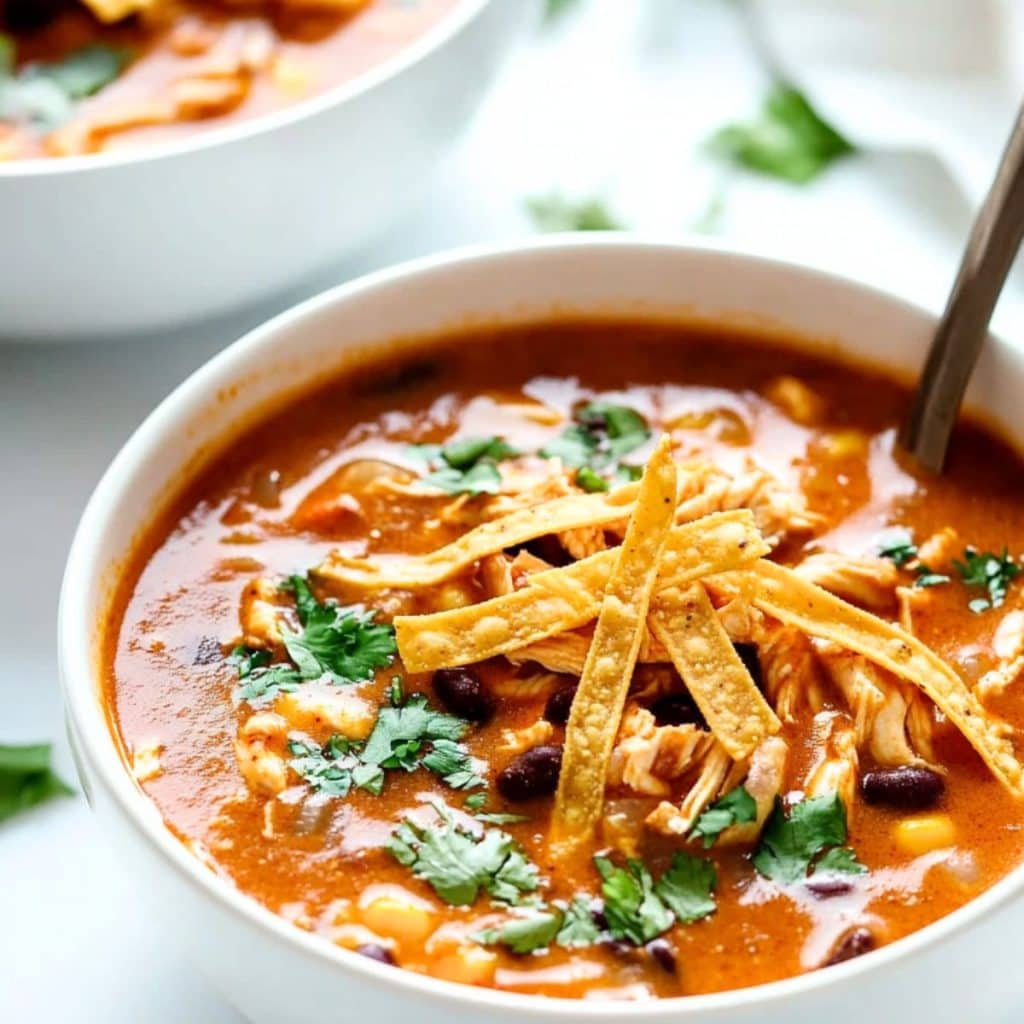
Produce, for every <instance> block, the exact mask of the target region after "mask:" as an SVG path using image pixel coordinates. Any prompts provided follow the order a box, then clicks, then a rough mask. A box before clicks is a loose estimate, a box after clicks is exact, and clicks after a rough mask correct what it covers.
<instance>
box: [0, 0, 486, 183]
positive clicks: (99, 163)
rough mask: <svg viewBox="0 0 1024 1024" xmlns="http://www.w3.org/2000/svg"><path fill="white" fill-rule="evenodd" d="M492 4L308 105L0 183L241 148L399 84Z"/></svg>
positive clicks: (477, 3) (443, 21)
mask: <svg viewBox="0 0 1024 1024" xmlns="http://www.w3.org/2000/svg"><path fill="white" fill-rule="evenodd" d="M494 2H495V0H458V2H457V3H456V4H455V6H454V7H452V9H451V10H449V11H448V12H447V13H446V14H443V15H442V16H441V17H440V19H439V20H438V21H437V22H436V23H435V24H434V25H432V26H431V27H430V28H428V29H427V30H426V31H425V32H423V33H422V34H421V35H419V36H417V37H416V38H415V39H413V40H412V41H411V42H409V43H408V44H407V45H404V46H400V47H399V48H398V49H397V50H396V51H395V52H394V53H393V54H392V55H391V56H390V57H386V58H385V59H384V60H382V61H380V63H378V64H374V65H372V66H371V67H369V68H367V69H366V70H365V71H362V72H360V73H359V74H357V75H356V76H355V77H354V78H352V79H349V80H348V81H345V82H340V83H339V84H338V85H336V86H333V87H332V88H330V89H327V90H326V91H324V92H322V93H317V94H316V95H314V96H310V97H309V98H308V99H303V100H299V101H298V102H296V103H288V104H286V105H285V106H283V107H281V108H280V109H279V110H272V111H270V112H268V113H266V114H258V115H256V116H255V117H246V118H243V119H242V120H240V121H239V122H238V123H237V124H231V125H225V126H224V127H222V128H216V127H212V128H204V129H203V130H201V131H198V132H196V133H195V134H194V135H192V136H188V135H186V136H185V137H184V138H181V139H175V140H173V141H168V142H160V143H157V144H155V145H153V146H148V147H143V148H140V149H138V150H121V151H117V152H110V153H105V152H101V153H89V154H83V155H80V156H61V157H29V158H28V159H26V160H10V161H0V182H3V181H4V180H5V179H14V180H17V179H24V178H33V179H34V178H50V177H54V176H65V175H82V174H88V173H90V172H97V171H104V170H107V169H108V168H112V167H125V166H128V165H135V164H148V163H152V162H154V161H160V160H170V159H174V158H176V157H186V156H189V155H191V154H193V153H196V152H200V151H202V150H206V149H213V148H215V147H217V146H227V145H231V144H232V143H236V142H242V141H244V140H246V139H249V138H252V137H254V136H257V135H262V134H264V133H269V132H273V131H276V130H277V129H279V128H283V127H285V126H287V125H291V124H297V123H298V122H300V121H304V120H306V119H307V118H313V117H315V116H317V115H318V114H322V113H323V112H324V111H326V110H330V109H331V108H333V107H340V106H342V105H344V104H345V103H347V102H348V101H349V100H352V99H354V98H355V97H357V96H360V95H361V94H363V93H365V92H369V91H370V90H371V89H373V88H375V87H376V86H378V85H380V84H382V83H383V82H385V81H387V80H388V79H391V78H398V77H399V76H400V75H402V74H404V73H406V72H407V71H409V70H410V69H412V68H413V67H415V65H417V64H419V63H420V61H422V60H424V59H425V58H426V57H427V56H429V55H430V54H431V53H433V52H434V51H435V50H440V49H441V48H442V47H443V46H444V45H445V44H446V43H448V42H449V41H450V40H451V39H453V38H454V37H455V36H456V35H458V34H459V32H461V31H462V29H463V28H464V27H465V26H466V25H468V24H469V23H470V22H471V21H472V20H473V19H474V18H475V17H476V16H477V15H478V14H479V13H480V12H481V11H483V9H484V8H485V7H487V6H488V5H489V4H491V3H494Z"/></svg>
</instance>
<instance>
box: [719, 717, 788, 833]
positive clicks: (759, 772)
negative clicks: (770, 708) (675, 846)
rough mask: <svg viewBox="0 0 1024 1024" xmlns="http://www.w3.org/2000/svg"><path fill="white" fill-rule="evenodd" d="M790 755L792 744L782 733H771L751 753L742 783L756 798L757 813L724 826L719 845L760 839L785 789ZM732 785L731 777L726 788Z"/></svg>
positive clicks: (724, 787) (727, 789) (728, 788)
mask: <svg viewBox="0 0 1024 1024" xmlns="http://www.w3.org/2000/svg"><path fill="white" fill-rule="evenodd" d="M788 759H789V747H788V745H787V744H786V741H785V740H784V739H783V738H782V737H781V736H769V737H768V738H767V739H766V740H763V741H762V742H761V745H760V746H759V747H758V748H757V749H756V750H755V751H754V753H753V754H751V755H750V768H749V769H748V771H747V777H746V778H745V779H744V780H743V787H744V788H745V789H746V791H747V792H748V793H749V794H750V795H751V796H752V797H753V798H754V803H755V804H756V805H757V813H756V816H755V818H754V820H753V821H748V822H744V823H743V824H741V825H731V826H729V828H727V829H725V830H724V831H723V832H722V833H721V835H719V837H718V845H719V846H730V845H738V844H746V843H752V842H754V840H755V839H757V837H758V836H759V835H760V833H761V829H762V828H763V827H764V823H765V822H766V821H767V820H768V815H769V814H771V812H772V808H773V807H774V806H775V800H776V798H777V797H778V796H779V795H780V794H781V792H782V785H783V782H784V781H785V776H786V762H787V760H788ZM731 788H733V787H732V785H731V780H727V781H726V783H725V784H724V786H723V789H724V790H725V791H726V792H728V791H729V790H730V789H731Z"/></svg>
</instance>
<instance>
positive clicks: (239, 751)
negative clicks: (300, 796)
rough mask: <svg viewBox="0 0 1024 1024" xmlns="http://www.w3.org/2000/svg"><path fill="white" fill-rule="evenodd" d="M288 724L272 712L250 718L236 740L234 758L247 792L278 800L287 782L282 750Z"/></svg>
mask: <svg viewBox="0 0 1024 1024" xmlns="http://www.w3.org/2000/svg"><path fill="white" fill-rule="evenodd" d="M287 742H288V723H287V722H286V721H285V719H284V718H283V717H282V716H281V715H279V714H276V713H275V712H273V711H260V712H258V713H257V714H255V715H253V716H252V717H251V718H249V719H248V720H247V721H246V722H245V724H244V725H243V726H242V728H241V729H240V730H239V732H238V738H237V739H236V740H235V756H236V757H237V758H238V767H239V770H240V771H241V773H242V777H243V778H244V779H245V781H246V782H247V783H248V784H249V788H250V789H252V790H253V791H254V792H256V793H260V794H263V795H264V796H277V794H278V793H280V792H282V791H283V790H284V788H285V786H286V785H287V781H288V764H287V762H286V761H285V756H284V755H285V750H286V745H287Z"/></svg>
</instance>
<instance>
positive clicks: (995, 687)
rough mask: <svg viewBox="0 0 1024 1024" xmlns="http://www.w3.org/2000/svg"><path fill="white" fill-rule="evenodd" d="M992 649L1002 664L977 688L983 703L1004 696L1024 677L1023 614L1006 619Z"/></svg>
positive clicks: (1015, 612)
mask: <svg viewBox="0 0 1024 1024" xmlns="http://www.w3.org/2000/svg"><path fill="white" fill-rule="evenodd" d="M992 650H993V651H994V652H995V655H996V657H997V658H998V659H999V661H998V663H997V664H996V666H995V668H993V669H990V670H989V671H988V672H986V673H985V674H984V675H983V676H982V677H981V679H979V680H978V682H977V684H976V685H975V690H976V691H977V693H978V696H979V697H981V698H982V699H983V700H987V699H990V698H992V697H996V696H998V695H999V694H1001V693H1003V692H1004V691H1005V690H1006V689H1007V688H1008V687H1010V686H1012V685H1013V684H1014V683H1015V682H1016V681H1017V680H1018V679H1019V678H1020V677H1021V675H1022V674H1024V611H1022V610H1019V609H1016V610H1014V611H1011V612H1008V613H1007V614H1006V615H1004V616H1003V618H1002V621H1001V622H1000V623H999V625H998V626H997V627H996V631H995V635H994V636H993V637H992Z"/></svg>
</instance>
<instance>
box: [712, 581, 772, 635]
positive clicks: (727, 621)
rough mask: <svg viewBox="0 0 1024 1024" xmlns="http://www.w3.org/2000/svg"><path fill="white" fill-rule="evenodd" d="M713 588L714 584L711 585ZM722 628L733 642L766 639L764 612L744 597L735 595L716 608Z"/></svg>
mask: <svg viewBox="0 0 1024 1024" xmlns="http://www.w3.org/2000/svg"><path fill="white" fill-rule="evenodd" d="M709 589H710V590H713V589H714V588H713V586H712V587H709ZM715 610H716V612H717V613H718V618H719V621H720V622H721V623H722V628H723V629H724V630H725V631H726V633H728V634H729V639H730V640H732V641H733V643H748V644H750V643H753V644H756V643H758V642H760V641H761V640H763V639H764V636H765V619H764V612H762V611H760V610H759V609H757V608H755V607H754V606H753V605H752V604H751V603H750V602H749V601H747V600H744V599H743V598H742V597H734V598H731V599H730V600H728V601H726V603H725V604H723V605H721V606H720V607H718V608H716V609H715Z"/></svg>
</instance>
